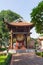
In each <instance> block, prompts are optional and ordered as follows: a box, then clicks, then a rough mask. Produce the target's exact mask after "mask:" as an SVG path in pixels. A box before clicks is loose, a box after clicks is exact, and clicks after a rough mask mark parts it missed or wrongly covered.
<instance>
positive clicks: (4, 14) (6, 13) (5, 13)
mask: <svg viewBox="0 0 43 65" xmlns="http://www.w3.org/2000/svg"><path fill="white" fill-rule="evenodd" d="M3 18H5V19H7V21H8V22H13V21H14V20H16V19H18V18H22V17H21V16H20V15H19V14H17V13H15V12H13V11H11V10H2V11H1V12H0V33H1V34H0V36H1V35H2V37H0V44H4V43H5V44H6V43H7V41H8V38H9V34H8V29H7V28H6V26H5V23H4V22H3V20H2V19H3ZM6 40H7V41H6Z"/></svg>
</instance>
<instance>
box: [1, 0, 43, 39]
mask: <svg viewBox="0 0 43 65" xmlns="http://www.w3.org/2000/svg"><path fill="white" fill-rule="evenodd" d="M40 1H42V0H0V11H1V10H12V11H14V12H16V13H18V14H19V15H21V16H22V17H23V18H24V20H26V21H27V22H30V21H31V17H30V13H31V12H32V9H33V8H34V7H36V6H37V5H38V3H39V2H40ZM31 32H32V34H31V35H30V36H31V37H33V38H38V37H39V35H38V34H37V33H36V31H35V28H33V29H32V30H31Z"/></svg>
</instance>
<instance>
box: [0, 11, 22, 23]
mask: <svg viewBox="0 0 43 65" xmlns="http://www.w3.org/2000/svg"><path fill="white" fill-rule="evenodd" d="M2 18H5V19H7V20H8V21H9V22H12V21H14V20H16V19H18V18H22V17H21V16H20V15H19V14H17V13H15V12H13V11H11V10H2V11H1V12H0V21H2Z"/></svg>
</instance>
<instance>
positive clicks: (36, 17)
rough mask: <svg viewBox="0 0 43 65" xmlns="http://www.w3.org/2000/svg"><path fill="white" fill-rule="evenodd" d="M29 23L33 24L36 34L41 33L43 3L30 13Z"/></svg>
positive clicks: (42, 28)
mask: <svg viewBox="0 0 43 65" xmlns="http://www.w3.org/2000/svg"><path fill="white" fill-rule="evenodd" d="M30 15H31V22H33V23H34V25H35V29H36V32H37V33H40V34H42V33H43V1H41V2H39V4H38V6H36V7H35V8H33V10H32V12H31V14H30Z"/></svg>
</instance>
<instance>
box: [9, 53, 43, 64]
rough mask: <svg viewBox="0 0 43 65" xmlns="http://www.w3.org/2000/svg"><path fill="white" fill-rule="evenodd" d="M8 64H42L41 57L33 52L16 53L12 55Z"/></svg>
mask: <svg viewBox="0 0 43 65" xmlns="http://www.w3.org/2000/svg"><path fill="white" fill-rule="evenodd" d="M10 65H43V58H42V57H39V56H36V55H35V54H34V53H17V54H13V55H12V60H11V64H10Z"/></svg>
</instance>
